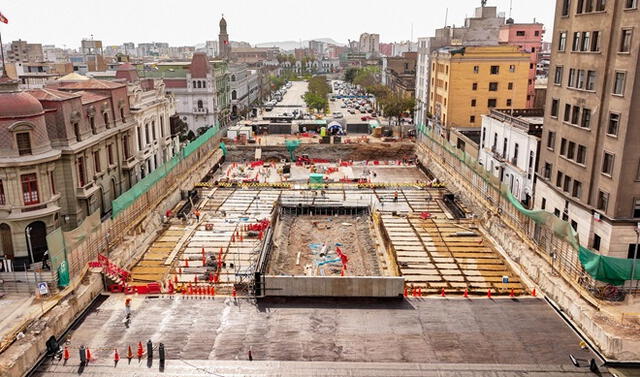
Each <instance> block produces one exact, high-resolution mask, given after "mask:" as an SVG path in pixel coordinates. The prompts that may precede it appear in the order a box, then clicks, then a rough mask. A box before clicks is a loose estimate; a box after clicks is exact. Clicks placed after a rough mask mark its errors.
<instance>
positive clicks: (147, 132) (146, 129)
mask: <svg viewBox="0 0 640 377" xmlns="http://www.w3.org/2000/svg"><path fill="white" fill-rule="evenodd" d="M144 140H145V142H146V143H145V145H149V144H151V143H150V141H151V139H149V123H147V124H145V125H144Z"/></svg>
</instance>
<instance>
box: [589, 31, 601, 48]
mask: <svg viewBox="0 0 640 377" xmlns="http://www.w3.org/2000/svg"><path fill="white" fill-rule="evenodd" d="M591 51H592V52H598V51H600V32H599V31H594V32H593V33H592V37H591Z"/></svg>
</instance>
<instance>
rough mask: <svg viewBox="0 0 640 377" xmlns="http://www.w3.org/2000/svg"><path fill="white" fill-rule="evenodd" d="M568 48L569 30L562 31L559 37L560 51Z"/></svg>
mask: <svg viewBox="0 0 640 377" xmlns="http://www.w3.org/2000/svg"><path fill="white" fill-rule="evenodd" d="M566 48H567V32H566V31H561V32H560V37H559V38H558V51H564V50H565V49H566Z"/></svg>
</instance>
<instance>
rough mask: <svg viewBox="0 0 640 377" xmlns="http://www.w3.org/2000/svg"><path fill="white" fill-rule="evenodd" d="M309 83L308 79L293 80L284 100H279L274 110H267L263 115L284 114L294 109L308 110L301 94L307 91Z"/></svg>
mask: <svg viewBox="0 0 640 377" xmlns="http://www.w3.org/2000/svg"><path fill="white" fill-rule="evenodd" d="M308 87H309V84H308V83H307V82H306V81H292V82H291V88H289V89H287V92H286V93H285V95H284V96H283V97H282V101H280V102H278V104H277V105H276V106H277V107H274V108H273V110H271V111H269V112H265V113H264V114H263V115H271V116H273V115H282V113H289V114H291V112H292V111H293V110H298V111H301V110H304V111H305V112H306V105H305V103H304V99H302V97H301V96H304V94H305V93H306V92H307V88H308Z"/></svg>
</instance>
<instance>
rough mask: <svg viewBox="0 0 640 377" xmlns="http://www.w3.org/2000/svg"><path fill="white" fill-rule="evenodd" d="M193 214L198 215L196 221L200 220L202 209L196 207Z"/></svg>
mask: <svg viewBox="0 0 640 377" xmlns="http://www.w3.org/2000/svg"><path fill="white" fill-rule="evenodd" d="M193 214H194V215H196V222H200V210H198V209H196V210H195V211H193Z"/></svg>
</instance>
